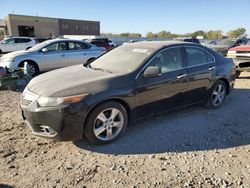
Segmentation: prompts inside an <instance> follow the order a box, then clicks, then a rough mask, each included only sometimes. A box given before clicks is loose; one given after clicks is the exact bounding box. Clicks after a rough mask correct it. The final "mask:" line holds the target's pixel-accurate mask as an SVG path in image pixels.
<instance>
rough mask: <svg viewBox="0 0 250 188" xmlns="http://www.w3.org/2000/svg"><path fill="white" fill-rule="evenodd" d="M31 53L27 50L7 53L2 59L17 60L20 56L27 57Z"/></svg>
mask: <svg viewBox="0 0 250 188" xmlns="http://www.w3.org/2000/svg"><path fill="white" fill-rule="evenodd" d="M29 53H31V52H29V51H27V50H20V51H15V52H10V53H7V54H5V55H3V56H2V59H4V58H15V57H17V56H19V55H26V54H29Z"/></svg>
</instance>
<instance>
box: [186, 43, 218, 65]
mask: <svg viewBox="0 0 250 188" xmlns="http://www.w3.org/2000/svg"><path fill="white" fill-rule="evenodd" d="M186 55H187V61H188V66H195V65H200V64H205V63H209V62H212V61H214V58H213V57H212V56H211V55H210V54H208V53H207V52H206V51H205V50H202V49H200V48H194V47H187V48H186Z"/></svg>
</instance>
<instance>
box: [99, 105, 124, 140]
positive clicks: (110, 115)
mask: <svg viewBox="0 0 250 188" xmlns="http://www.w3.org/2000/svg"><path fill="white" fill-rule="evenodd" d="M123 125H124V117H123V114H122V112H121V111H120V110H118V109H117V108H109V109H106V110H104V111H102V112H101V113H99V114H98V115H97V117H96V118H95V121H94V135H95V136H96V137H97V138H98V139H100V140H102V141H109V140H112V139H114V138H115V137H116V136H117V135H119V133H120V132H121V131H122V128H123Z"/></svg>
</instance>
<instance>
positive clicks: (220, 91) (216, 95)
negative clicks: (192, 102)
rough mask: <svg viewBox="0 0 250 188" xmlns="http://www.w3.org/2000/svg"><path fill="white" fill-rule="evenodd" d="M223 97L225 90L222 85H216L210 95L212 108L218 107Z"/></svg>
mask: <svg viewBox="0 0 250 188" xmlns="http://www.w3.org/2000/svg"><path fill="white" fill-rule="evenodd" d="M225 95H226V88H225V86H224V85H223V84H218V85H217V86H216V87H215V88H214V90H213V93H212V103H213V105H214V106H216V107H217V106H220V105H221V104H222V103H223V101H224V99H225Z"/></svg>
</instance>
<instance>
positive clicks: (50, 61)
mask: <svg viewBox="0 0 250 188" xmlns="http://www.w3.org/2000/svg"><path fill="white" fill-rule="evenodd" d="M105 52H106V50H104V49H102V48H99V47H97V46H95V45H93V44H90V43H87V42H84V41H81V40H70V39H52V40H47V41H45V42H42V43H40V44H37V45H36V46H34V47H32V48H30V49H28V50H23V51H16V52H12V53H9V54H6V55H4V56H2V57H1V59H0V66H2V67H7V68H10V69H17V68H18V67H22V66H23V65H24V62H28V68H29V72H30V73H31V74H32V76H35V75H37V74H39V72H44V71H50V70H53V69H58V68H62V67H67V66H71V65H78V64H86V63H90V62H92V61H93V60H94V59H96V58H97V57H99V56H100V55H102V54H103V53H105Z"/></svg>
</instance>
